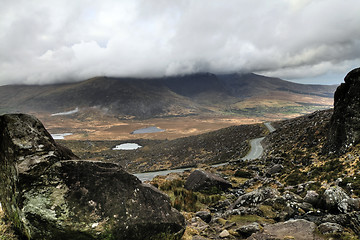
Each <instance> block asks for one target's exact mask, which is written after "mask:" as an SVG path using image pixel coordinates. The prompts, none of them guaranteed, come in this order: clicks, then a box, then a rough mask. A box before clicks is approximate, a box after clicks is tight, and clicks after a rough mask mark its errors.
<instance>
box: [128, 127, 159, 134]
mask: <svg viewBox="0 0 360 240" xmlns="http://www.w3.org/2000/svg"><path fill="white" fill-rule="evenodd" d="M164 131H165V130H164V129H161V128H158V127H147V128H141V129H138V130H135V131H133V132H132V133H131V134H143V133H157V132H164Z"/></svg>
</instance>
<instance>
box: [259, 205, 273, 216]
mask: <svg viewBox="0 0 360 240" xmlns="http://www.w3.org/2000/svg"><path fill="white" fill-rule="evenodd" d="M258 208H259V210H260V211H261V212H262V213H263V216H264V217H265V218H275V217H276V212H274V211H273V208H272V207H271V206H268V205H259V206H258Z"/></svg>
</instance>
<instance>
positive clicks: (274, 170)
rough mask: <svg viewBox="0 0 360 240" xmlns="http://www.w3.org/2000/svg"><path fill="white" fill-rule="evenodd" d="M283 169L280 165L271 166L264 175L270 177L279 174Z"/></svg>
mask: <svg viewBox="0 0 360 240" xmlns="http://www.w3.org/2000/svg"><path fill="white" fill-rule="evenodd" d="M283 169H284V167H283V165H281V164H275V165H274V166H272V167H271V168H269V169H268V170H267V171H266V173H265V175H266V176H268V177H270V176H272V175H274V174H276V173H280V172H281V171H282V170H283Z"/></svg>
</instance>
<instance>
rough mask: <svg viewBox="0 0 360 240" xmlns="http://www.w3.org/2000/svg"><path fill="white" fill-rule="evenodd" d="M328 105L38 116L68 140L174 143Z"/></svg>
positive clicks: (274, 104)
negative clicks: (160, 114) (134, 115)
mask: <svg viewBox="0 0 360 240" xmlns="http://www.w3.org/2000/svg"><path fill="white" fill-rule="evenodd" d="M330 107H331V105H330V103H329V102H325V103H324V102H320V103H319V104H317V103H309V102H293V101H288V102H287V101H275V100H266V101H262V102H260V103H259V102H257V101H252V100H251V101H250V100H249V101H243V102H239V103H237V104H234V105H232V106H230V107H229V108H227V109H225V110H219V111H218V113H217V114H213V113H212V114H203V115H191V116H184V117H166V118H151V119H145V120H136V119H127V120H126V119H125V120H124V119H118V118H116V117H114V116H106V115H97V114H89V113H87V114H83V115H78V114H74V115H65V116H50V115H49V114H35V115H36V116H38V117H39V119H40V120H41V121H42V122H43V123H44V125H45V127H46V128H47V129H48V130H49V132H50V133H52V134H59V133H73V134H72V135H70V136H66V137H65V139H66V140H131V139H139V138H141V139H160V140H165V139H168V140H172V139H176V138H180V137H187V136H192V135H198V134H202V133H206V132H210V131H214V130H218V129H221V128H225V127H229V126H233V125H244V124H255V123H261V122H266V121H277V120H283V119H289V118H293V117H297V116H300V115H304V114H307V113H311V112H314V111H316V110H322V109H327V108H330ZM153 126H156V127H159V128H161V129H164V130H165V131H164V132H157V133H145V134H131V132H133V131H135V130H137V129H142V128H147V127H153Z"/></svg>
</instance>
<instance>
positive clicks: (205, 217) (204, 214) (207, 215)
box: [195, 211, 211, 223]
mask: <svg viewBox="0 0 360 240" xmlns="http://www.w3.org/2000/svg"><path fill="white" fill-rule="evenodd" d="M195 216H197V217H199V218H201V220H203V221H204V222H206V223H209V222H210V221H211V213H210V212H208V211H199V212H196V213H195Z"/></svg>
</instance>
